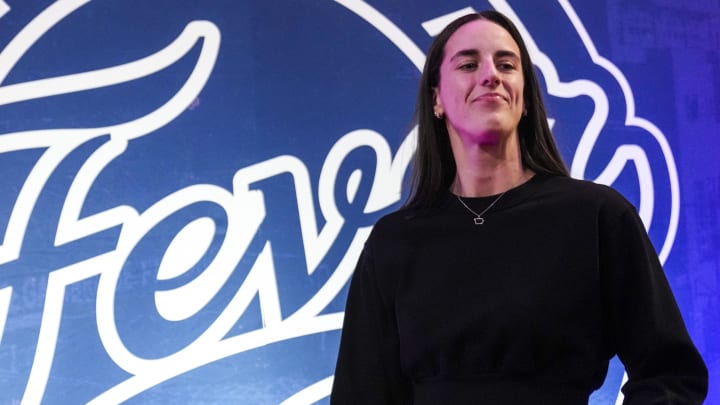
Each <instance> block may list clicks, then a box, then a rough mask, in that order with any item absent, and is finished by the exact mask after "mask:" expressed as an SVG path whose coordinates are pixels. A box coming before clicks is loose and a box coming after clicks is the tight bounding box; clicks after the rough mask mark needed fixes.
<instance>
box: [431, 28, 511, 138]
mask: <svg viewBox="0 0 720 405" xmlns="http://www.w3.org/2000/svg"><path fill="white" fill-rule="evenodd" d="M523 87H524V80H523V71H522V64H521V62H520V49H519V48H518V45H517V44H516V43H515V41H514V40H513V39H512V37H511V36H510V34H509V33H508V32H507V31H505V29H503V28H502V27H500V26H499V25H497V24H495V23H493V22H491V21H488V20H475V21H471V22H469V23H467V24H465V25H463V26H462V27H460V28H459V29H458V30H457V31H455V33H453V34H452V35H451V36H450V38H449V40H448V42H447V44H446V45H445V54H444V56H443V61H442V64H441V65H440V81H439V84H438V87H436V88H435V107H434V108H435V112H436V113H439V114H441V115H444V116H445V119H446V125H447V127H448V132H449V133H450V134H451V136H453V135H458V136H460V137H461V139H463V142H464V143H466V142H471V143H479V144H494V143H498V142H499V141H500V140H501V138H503V137H506V136H508V135H513V134H515V135H516V134H517V126H518V123H519V122H520V118H521V116H522V113H523V109H524V104H523V103H524V102H523Z"/></svg>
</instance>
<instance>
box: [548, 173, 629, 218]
mask: <svg viewBox="0 0 720 405" xmlns="http://www.w3.org/2000/svg"><path fill="white" fill-rule="evenodd" d="M539 187H540V188H541V193H542V194H545V195H546V196H553V197H555V198H556V199H558V200H561V201H566V202H567V203H570V204H572V205H575V206H588V207H594V208H596V209H598V210H602V211H608V212H614V213H617V214H619V213H622V212H626V211H634V210H635V207H634V206H633V205H632V204H631V203H630V202H629V201H628V200H627V199H626V198H625V197H624V196H623V195H622V194H620V193H619V192H618V191H617V190H615V189H613V188H612V187H609V186H607V185H604V184H598V183H593V182H592V181H589V180H580V179H574V178H571V177H562V176H548V177H547V178H546V179H543V181H542V182H541V184H540V186H539Z"/></svg>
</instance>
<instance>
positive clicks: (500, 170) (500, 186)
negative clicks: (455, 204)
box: [450, 137, 534, 197]
mask: <svg viewBox="0 0 720 405" xmlns="http://www.w3.org/2000/svg"><path fill="white" fill-rule="evenodd" d="M451 144H452V149H453V155H454V158H455V165H456V168H457V172H456V174H455V180H454V181H453V184H452V186H451V188H450V191H451V192H452V193H453V194H456V195H459V196H461V197H486V196H490V195H495V194H500V193H503V192H505V191H508V190H510V189H511V188H514V187H517V186H519V185H520V184H522V183H524V182H526V181H527V180H529V179H530V178H531V177H532V176H533V174H534V173H533V172H532V171H531V170H526V169H525V168H524V167H523V165H522V159H521V157H520V147H519V145H518V142H517V137H510V138H509V139H508V142H498V143H494V144H481V143H478V144H472V145H465V144H462V145H458V142H451Z"/></svg>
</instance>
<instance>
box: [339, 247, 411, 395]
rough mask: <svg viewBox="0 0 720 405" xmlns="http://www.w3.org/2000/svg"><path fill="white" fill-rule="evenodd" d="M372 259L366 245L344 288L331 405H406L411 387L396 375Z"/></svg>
mask: <svg viewBox="0 0 720 405" xmlns="http://www.w3.org/2000/svg"><path fill="white" fill-rule="evenodd" d="M374 259H375V258H374V257H373V253H372V251H371V249H370V248H369V243H368V244H366V246H365V249H364V250H363V252H362V254H361V256H360V259H359V261H358V264H357V267H356V269H355V273H354V274H353V277H352V280H351V282H350V290H349V293H348V299H347V304H346V306H345V320H344V323H343V330H342V337H341V340H340V350H339V353H338V360H337V365H336V368H335V379H334V382H333V388H332V393H331V397H330V403H331V404H332V405H350V404H358V405H360V404H362V405H366V404H378V405H382V404H393V405H395V404H398V405H402V404H411V403H412V399H411V396H412V386H411V385H410V383H409V381H408V380H407V378H406V377H405V376H404V375H403V373H402V372H401V369H400V355H399V351H398V334H397V327H396V322H395V315H394V311H393V305H392V304H390V303H389V299H388V297H383V294H382V293H381V288H380V287H379V285H378V278H377V274H376V272H375V271H376V269H375V266H374ZM386 270H387V269H386ZM385 290H387V288H385Z"/></svg>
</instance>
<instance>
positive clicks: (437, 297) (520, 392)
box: [331, 11, 708, 405]
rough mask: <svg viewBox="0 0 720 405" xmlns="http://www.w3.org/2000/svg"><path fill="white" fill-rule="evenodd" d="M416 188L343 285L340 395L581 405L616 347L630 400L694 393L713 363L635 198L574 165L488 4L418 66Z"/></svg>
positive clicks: (518, 42) (349, 399) (510, 37)
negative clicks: (573, 170)
mask: <svg viewBox="0 0 720 405" xmlns="http://www.w3.org/2000/svg"><path fill="white" fill-rule="evenodd" d="M416 120H417V122H418V147H417V152H416V159H415V172H414V183H413V189H412V192H411V196H410V199H409V201H408V203H407V204H406V205H405V207H403V209H401V210H400V211H398V212H396V213H393V214H390V215H388V216H386V217H384V218H382V219H381V220H380V221H378V223H377V224H376V226H375V228H374V229H373V232H372V234H371V236H370V237H369V239H368V241H367V243H366V245H365V248H364V250H363V253H362V255H361V257H360V260H359V263H358V266H357V269H356V272H355V274H354V276H353V280H352V282H351V287H350V291H349V295H348V301H347V307H346V313H345V324H344V327H343V334H342V340H341V344H340V353H339V356H338V363H337V369H336V374H335V382H334V385H333V392H332V396H331V402H332V403H333V404H416V405H424V404H432V405H437V404H459V405H461V404H587V402H588V397H589V395H590V394H591V393H592V391H593V390H595V389H597V388H599V387H600V386H601V385H602V383H603V381H604V379H605V375H606V373H607V367H608V361H609V359H610V358H611V357H613V356H614V355H615V354H617V355H619V357H620V359H621V360H622V361H623V363H624V365H625V367H626V369H627V371H628V375H629V380H628V382H627V383H626V384H625V385H624V387H623V392H624V395H625V404H699V403H701V402H702V401H703V399H704V397H705V395H706V391H707V378H708V377H707V369H706V368H705V365H704V363H703V361H702V359H701V358H700V356H699V354H698V352H697V350H696V349H695V347H694V345H693V343H692V342H691V340H690V338H689V336H688V334H687V331H686V329H685V326H684V324H683V321H682V318H681V315H680V313H679V311H678V308H677V305H676V303H675V300H674V298H673V296H672V293H671V291H670V288H669V286H668V284H667V281H666V279H665V277H664V274H663V272H662V268H661V265H660V263H659V261H658V258H657V255H656V254H655V251H654V250H653V247H652V245H651V244H650V241H649V239H648V237H647V234H646V233H645V230H644V227H643V224H642V223H641V221H640V219H639V217H638V215H637V213H636V211H635V209H634V207H633V206H632V205H631V204H630V203H628V202H627V201H626V200H625V199H624V198H622V197H621V196H620V195H619V194H618V193H616V192H614V191H613V190H611V189H610V188H608V187H605V186H601V185H596V184H592V183H590V182H585V181H579V180H574V179H571V178H570V177H568V174H567V169H566V168H565V166H564V164H563V163H562V159H561V157H560V154H559V153H558V151H557V147H556V146H555V142H554V140H553V137H552V134H551V132H550V129H549V128H548V124H547V116H546V113H545V109H544V107H543V103H542V99H541V94H540V90H539V85H538V82H537V79H536V77H535V74H534V71H533V68H532V64H531V62H530V58H529V54H528V51H527V49H526V47H525V45H524V43H523V41H522V38H521V37H520V34H519V33H518V31H517V29H516V28H515V27H514V26H513V24H512V23H511V22H510V21H509V20H508V19H507V18H506V17H504V16H503V15H501V14H499V13H497V12H493V11H485V12H482V13H479V14H471V15H468V16H465V17H462V18H460V19H458V20H456V21H454V22H453V23H451V24H450V25H449V26H448V27H447V28H446V29H445V30H444V31H443V32H442V33H441V34H440V35H439V36H438V37H437V38H436V39H435V41H434V43H433V45H432V46H431V48H430V51H429V53H428V57H427V61H426V64H425V69H424V71H423V75H422V78H421V84H420V91H419V96H418V105H417V109H416Z"/></svg>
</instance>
